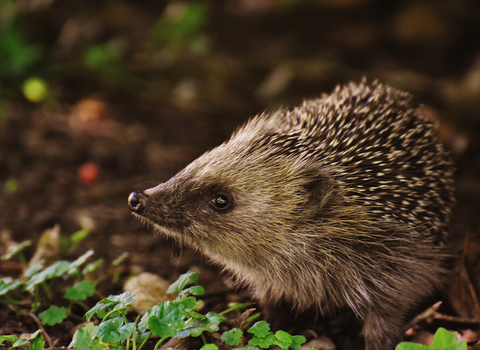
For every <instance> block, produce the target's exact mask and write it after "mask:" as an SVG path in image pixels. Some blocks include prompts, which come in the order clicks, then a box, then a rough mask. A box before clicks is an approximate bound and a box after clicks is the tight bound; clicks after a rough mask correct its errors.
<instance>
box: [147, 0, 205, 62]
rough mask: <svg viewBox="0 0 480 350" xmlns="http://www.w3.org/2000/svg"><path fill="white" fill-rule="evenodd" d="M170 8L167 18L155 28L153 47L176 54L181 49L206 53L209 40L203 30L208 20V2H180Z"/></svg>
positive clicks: (161, 20)
mask: <svg viewBox="0 0 480 350" xmlns="http://www.w3.org/2000/svg"><path fill="white" fill-rule="evenodd" d="M170 6H171V8H170V11H166V12H167V16H163V17H162V18H161V19H160V20H159V21H158V22H157V23H156V25H155V27H154V28H153V32H152V38H151V44H152V46H153V47H155V48H160V49H165V50H167V51H174V52H175V51H179V50H181V49H188V50H190V51H193V52H198V53H202V52H205V51H206V49H207V46H208V40H207V36H206V35H205V34H204V33H203V31H202V29H203V26H204V23H205V20H206V18H207V4H206V2H205V1H199V0H197V1H191V2H185V3H183V2H178V3H174V4H173V5H170Z"/></svg>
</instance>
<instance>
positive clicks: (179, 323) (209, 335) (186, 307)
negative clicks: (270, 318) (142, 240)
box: [70, 271, 306, 350]
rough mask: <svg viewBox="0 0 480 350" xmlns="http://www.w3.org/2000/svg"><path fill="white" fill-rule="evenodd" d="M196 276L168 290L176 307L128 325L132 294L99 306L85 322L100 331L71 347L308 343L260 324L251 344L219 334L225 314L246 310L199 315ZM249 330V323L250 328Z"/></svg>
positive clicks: (80, 335) (85, 332)
mask: <svg viewBox="0 0 480 350" xmlns="http://www.w3.org/2000/svg"><path fill="white" fill-rule="evenodd" d="M197 280H198V274H197V273H194V272H191V271H190V272H187V273H186V274H184V275H182V276H181V277H180V278H179V279H178V280H177V281H176V282H175V283H173V284H172V285H171V286H170V288H169V289H168V290H167V293H178V297H177V298H176V299H175V300H174V301H166V302H163V303H160V304H158V305H155V306H153V307H152V308H150V309H149V310H148V311H147V313H145V314H144V315H143V316H142V317H141V318H140V317H137V319H136V320H135V321H132V322H131V321H129V320H128V318H127V312H128V310H129V308H130V304H131V303H132V302H133V301H134V300H135V298H136V297H135V296H130V295H129V293H128V292H125V293H123V294H121V295H111V296H109V297H108V298H106V299H104V300H102V301H100V302H99V303H98V304H97V305H96V306H94V307H93V308H92V309H91V310H90V311H88V312H87V313H86V315H85V317H86V319H87V320H89V321H90V320H91V319H92V318H93V317H98V318H100V319H101V322H100V324H99V325H98V326H96V325H94V324H93V323H88V324H87V325H86V326H85V327H83V328H80V329H78V330H77V332H76V333H75V335H74V337H73V341H72V343H71V344H70V347H73V348H75V349H82V350H83V349H130V348H132V349H137V348H138V349H141V348H142V347H143V346H144V345H145V344H146V342H147V341H148V340H149V339H151V338H152V339H153V337H158V340H157V341H156V345H155V349H158V348H159V347H160V346H161V345H162V344H163V343H164V342H165V341H166V340H167V339H169V338H174V339H178V340H182V339H186V338H189V337H194V338H196V337H201V339H202V342H203V346H202V347H201V349H203V350H216V349H218V345H217V344H220V343H224V344H226V345H228V346H232V347H236V348H239V349H259V348H260V349H271V348H273V347H275V346H278V347H279V348H280V349H285V350H286V349H289V348H293V349H299V348H300V345H301V344H303V343H304V342H305V340H306V339H305V337H303V336H292V335H290V334H288V333H287V332H284V331H278V332H276V333H272V332H270V326H269V324H268V323H267V322H265V321H259V322H256V323H255V324H254V325H253V326H251V327H250V328H248V329H247V330H246V333H248V335H249V338H250V339H249V340H248V342H247V341H246V339H245V338H246V334H245V333H244V330H243V329H240V328H233V329H230V330H226V331H224V332H223V333H222V334H221V335H220V334H219V333H217V332H219V329H220V323H222V322H226V323H228V321H227V319H226V318H225V316H224V315H225V314H226V313H228V312H230V311H232V310H235V309H238V308H242V307H245V305H244V304H233V305H231V307H230V308H229V309H228V310H225V311H224V312H222V313H215V312H208V313H207V314H205V315H203V314H200V313H199V312H197V311H198V309H199V308H200V306H201V305H202V304H203V301H201V300H197V298H196V296H198V295H202V294H203V293H204V289H203V287H201V286H191V287H188V286H189V285H190V284H193V283H195V282H197ZM246 324H248V322H246Z"/></svg>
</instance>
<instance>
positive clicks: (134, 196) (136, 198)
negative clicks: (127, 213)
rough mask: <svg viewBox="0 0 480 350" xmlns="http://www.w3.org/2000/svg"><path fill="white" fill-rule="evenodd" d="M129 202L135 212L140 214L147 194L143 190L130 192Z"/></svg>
mask: <svg viewBox="0 0 480 350" xmlns="http://www.w3.org/2000/svg"><path fill="white" fill-rule="evenodd" d="M128 204H129V205H130V209H131V210H132V211H133V212H134V213H137V214H140V213H141V212H143V209H144V208H143V207H144V204H145V195H144V194H143V193H142V192H132V193H130V195H129V196H128Z"/></svg>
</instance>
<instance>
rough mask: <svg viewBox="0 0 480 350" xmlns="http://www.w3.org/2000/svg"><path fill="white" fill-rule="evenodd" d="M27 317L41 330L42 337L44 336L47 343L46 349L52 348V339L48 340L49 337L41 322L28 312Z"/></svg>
mask: <svg viewBox="0 0 480 350" xmlns="http://www.w3.org/2000/svg"><path fill="white" fill-rule="evenodd" d="M28 315H29V316H30V317H31V318H33V320H34V321H35V322H36V323H37V326H38V328H40V329H41V330H42V333H43V335H44V336H45V338H46V339H47V343H48V347H49V348H51V347H53V345H54V344H53V343H52V338H50V336H49V335H48V333H47V331H46V330H45V328H44V327H43V324H42V322H41V321H40V320H39V319H38V317H37V315H35V314H34V313H33V312H29V313H28Z"/></svg>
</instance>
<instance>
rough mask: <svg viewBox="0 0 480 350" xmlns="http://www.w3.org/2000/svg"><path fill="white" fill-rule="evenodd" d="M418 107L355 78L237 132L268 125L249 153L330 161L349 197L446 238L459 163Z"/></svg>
mask: <svg viewBox="0 0 480 350" xmlns="http://www.w3.org/2000/svg"><path fill="white" fill-rule="evenodd" d="M415 107H416V106H415V105H414V103H413V101H412V96H411V95H410V94H408V93H406V92H401V91H398V90H395V89H392V88H390V87H389V86H384V85H382V84H380V83H378V82H374V83H373V84H371V85H367V84H366V83H364V82H363V83H361V84H359V85H355V84H353V83H351V84H349V85H347V86H345V87H343V88H341V87H337V88H336V89H335V90H334V92H333V93H332V94H330V95H323V96H322V97H321V98H319V99H316V100H308V101H305V102H304V103H303V105H302V106H300V107H297V108H295V109H293V110H292V111H289V112H286V111H282V112H279V113H277V114H276V115H274V116H273V117H271V118H270V119H265V118H264V117H263V116H261V117H259V118H257V119H256V120H253V121H251V122H250V123H249V124H247V125H246V127H245V128H244V129H241V130H240V131H239V132H237V134H236V135H235V136H234V138H244V137H246V136H244V135H242V133H247V134H250V135H249V136H250V137H251V133H252V129H253V128H255V130H257V131H258V130H261V129H264V131H262V132H260V133H258V134H257V137H256V142H253V143H252V142H250V149H249V152H255V151H256V152H261V151H263V152H265V149H269V153H270V154H272V156H275V155H287V156H289V157H293V158H298V159H302V160H304V161H308V162H316V163H319V164H321V165H324V166H325V167H326V168H328V169H330V172H331V175H332V176H333V177H334V178H335V180H336V181H337V184H338V185H340V186H342V187H343V189H344V191H345V194H346V198H347V200H349V201H351V202H352V203H355V204H359V205H361V206H363V207H365V208H368V210H369V211H370V212H371V213H372V214H373V215H374V216H376V217H378V218H380V219H382V220H389V221H392V220H393V221H395V220H399V221H401V222H403V223H405V224H408V225H409V226H410V227H411V228H412V230H415V231H417V232H422V234H423V235H425V236H427V237H432V238H433V239H434V240H435V241H436V242H442V241H443V240H444V239H445V234H446V226H447V224H448V222H449V219H450V210H451V207H452V206H453V203H454V195H453V180H452V173H453V167H452V164H451V161H450V159H449V157H448V155H447V153H446V152H445V151H444V149H443V147H442V145H441V144H440V142H439V141H438V140H437V138H436V135H435V134H436V126H437V123H436V122H435V121H434V120H431V119H429V118H427V117H425V116H423V115H422V114H421V112H420V110H419V109H418V108H415ZM262 123H266V124H268V125H269V126H270V127H263V128H262V127H261V126H262ZM272 125H275V127H276V129H273V128H272V127H271V126H272Z"/></svg>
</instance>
